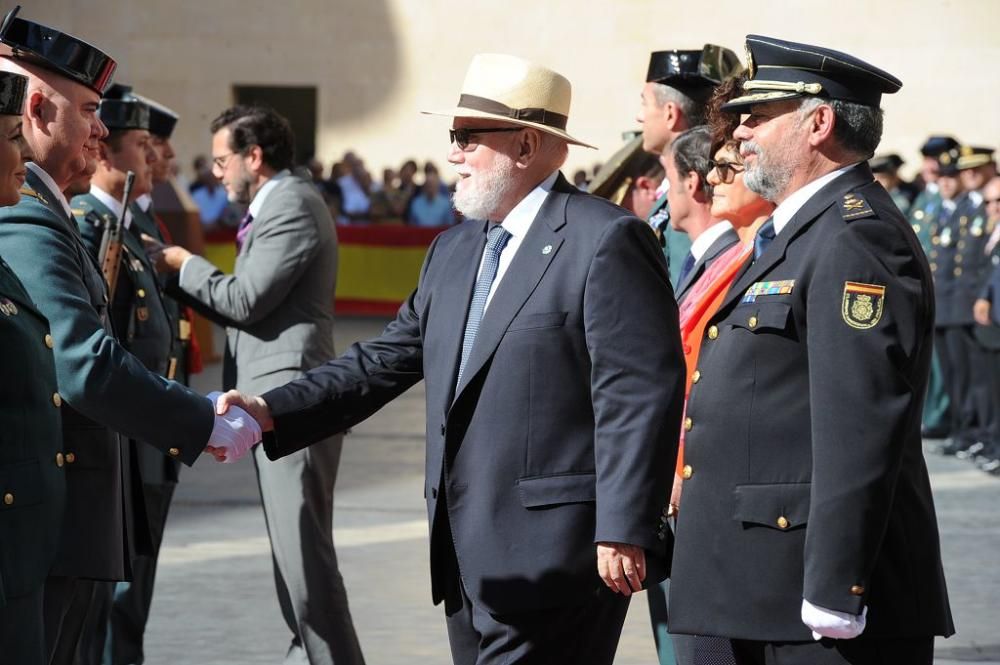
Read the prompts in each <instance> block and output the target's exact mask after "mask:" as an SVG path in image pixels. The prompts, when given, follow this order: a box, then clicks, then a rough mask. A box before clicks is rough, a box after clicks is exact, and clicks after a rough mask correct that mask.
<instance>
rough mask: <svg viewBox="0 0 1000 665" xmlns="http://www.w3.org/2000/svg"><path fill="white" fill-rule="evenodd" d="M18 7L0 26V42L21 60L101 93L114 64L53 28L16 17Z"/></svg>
mask: <svg viewBox="0 0 1000 665" xmlns="http://www.w3.org/2000/svg"><path fill="white" fill-rule="evenodd" d="M20 9H21V6H20V5H18V6H17V7H14V9H12V10H11V11H10V12H8V14H7V16H5V17H4V20H3V24H0V42H2V43H4V44H6V45H7V46H9V47H10V48H11V50H12V51H13V56H14V58H21V59H24V60H26V61H28V62H31V63H34V64H37V65H39V66H41V67H45V68H46V69H50V70H52V71H54V72H58V73H59V74H62V75H63V76H65V77H67V78H70V79H72V80H74V81H77V82H79V83H82V84H83V85H85V86H87V87H88V88H90V89H91V90H94V91H96V92H97V93H98V94H104V91H105V90H107V88H108V86H109V85H110V84H111V79H112V77H113V76H114V74H115V69H116V68H117V66H118V65H117V63H116V62H115V61H114V59H112V58H111V57H109V56H108V55H107V54H105V53H104V52H103V51H101V50H99V49H97V48H95V47H93V46H91V45H90V44H88V43H86V42H84V41H81V40H79V39H77V38H76V37H73V36H72V35H67V34H66V33H63V32H59V31H58V30H56V29H54V28H50V27H48V26H45V25H42V24H41V23H33V22H31V21H26V20H24V19H22V18H18V17H17V12H18V11H19V10H20Z"/></svg>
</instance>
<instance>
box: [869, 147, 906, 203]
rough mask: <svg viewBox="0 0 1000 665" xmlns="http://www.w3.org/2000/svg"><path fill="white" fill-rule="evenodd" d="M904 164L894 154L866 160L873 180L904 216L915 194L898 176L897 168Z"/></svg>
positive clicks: (900, 158) (901, 159)
mask: <svg viewBox="0 0 1000 665" xmlns="http://www.w3.org/2000/svg"><path fill="white" fill-rule="evenodd" d="M903 164H904V162H903V158H902V157H900V156H899V155H897V154H896V153H894V152H893V153H889V154H888V155H878V156H876V157H872V158H871V159H869V160H868V166H870V167H871V169H872V174H873V175H874V176H875V180H876V181H877V182H878V183H879V184H880V185H882V186H883V187H885V191H887V192H889V196H891V197H892V202H893V203H895V204H896V207H897V208H899V211H900V212H901V213H903V214H904V215H905V214H907V212H909V210H910V206H911V205H912V204H913V199H914V197H915V196H916V192H914V191H913V189H912V188H911V187H910V186H909V185H910V183H908V182H905V181H904V180H903V179H902V178H901V177H900V176H899V167H901V166H902V165H903Z"/></svg>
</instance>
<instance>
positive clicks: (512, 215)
mask: <svg viewBox="0 0 1000 665" xmlns="http://www.w3.org/2000/svg"><path fill="white" fill-rule="evenodd" d="M558 176H559V171H553V172H552V175H550V176H549V177H548V178H546V179H545V180H543V181H542V182H541V183H539V185H538V186H537V187H535V188H534V189H533V190H531V191H530V192H528V195H527V196H525V197H524V198H523V199H521V200H520V201H518V203H517V205H516V206H514V208H513V210H511V211H510V212H509V213H507V216H506V217H505V218H504V220H503V222H502V223H501V226H503V227H504V228H505V229H506V230H507V232H508V233H510V234H511V235H512V236H514V237H516V238H523V237H524V235H525V234H526V233H527V232H528V229H529V228H530V227H531V223H532V222H533V221H535V217H537V216H538V211H539V210H541V208H542V204H543V203H545V197H546V196H548V195H549V192H550V191H551V190H552V186H553V185H555V184H556V178H557V177H558Z"/></svg>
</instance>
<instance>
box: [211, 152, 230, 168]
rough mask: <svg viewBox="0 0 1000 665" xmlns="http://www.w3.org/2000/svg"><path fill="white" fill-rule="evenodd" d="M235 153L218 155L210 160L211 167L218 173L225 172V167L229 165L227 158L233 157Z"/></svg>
mask: <svg viewBox="0 0 1000 665" xmlns="http://www.w3.org/2000/svg"><path fill="white" fill-rule="evenodd" d="M235 154H236V153H235V152H228V153H226V154H225V155H219V156H218V157H213V158H212V167H213V168H216V169H218V170H220V171H225V170H226V165H227V164H228V163H229V158H230V157H232V156H233V155H235Z"/></svg>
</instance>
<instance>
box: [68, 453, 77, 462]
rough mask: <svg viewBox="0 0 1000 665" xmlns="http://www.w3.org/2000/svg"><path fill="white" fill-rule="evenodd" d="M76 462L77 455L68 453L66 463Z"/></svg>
mask: <svg viewBox="0 0 1000 665" xmlns="http://www.w3.org/2000/svg"><path fill="white" fill-rule="evenodd" d="M75 461H76V453H66V463H67V464H72V463H73V462H75Z"/></svg>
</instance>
